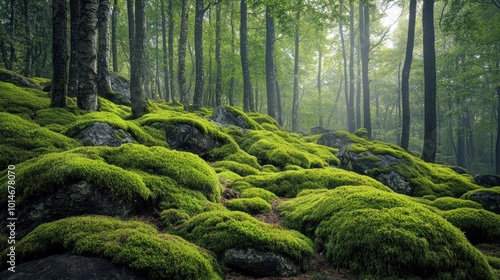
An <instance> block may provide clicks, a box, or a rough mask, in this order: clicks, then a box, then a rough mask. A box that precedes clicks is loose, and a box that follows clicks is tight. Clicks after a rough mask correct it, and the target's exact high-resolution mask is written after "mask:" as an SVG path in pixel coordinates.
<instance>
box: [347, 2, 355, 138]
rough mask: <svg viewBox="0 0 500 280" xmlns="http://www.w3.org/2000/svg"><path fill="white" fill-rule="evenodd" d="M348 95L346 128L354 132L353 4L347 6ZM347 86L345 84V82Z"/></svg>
mask: <svg viewBox="0 0 500 280" xmlns="http://www.w3.org/2000/svg"><path fill="white" fill-rule="evenodd" d="M349 10H350V14H351V15H350V17H349V33H350V35H349V37H350V38H349V39H350V40H349V49H350V50H349V97H348V98H347V101H346V102H347V130H348V131H349V132H354V130H356V120H355V119H354V81H355V77H354V36H355V33H354V5H353V4H352V3H351V4H350V6H349ZM346 87H347V84H346Z"/></svg>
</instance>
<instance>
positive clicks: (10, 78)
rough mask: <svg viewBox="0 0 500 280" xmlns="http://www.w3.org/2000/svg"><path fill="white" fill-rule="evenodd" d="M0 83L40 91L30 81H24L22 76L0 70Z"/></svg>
mask: <svg viewBox="0 0 500 280" xmlns="http://www.w3.org/2000/svg"><path fill="white" fill-rule="evenodd" d="M0 81H2V82H6V83H12V84H14V85H16V86H20V87H27V88H34V89H38V90H41V89H42V88H40V87H39V86H38V85H36V84H35V83H33V82H32V81H30V80H28V79H26V78H25V77H24V76H21V75H19V74H17V73H15V72H11V71H8V70H5V69H0Z"/></svg>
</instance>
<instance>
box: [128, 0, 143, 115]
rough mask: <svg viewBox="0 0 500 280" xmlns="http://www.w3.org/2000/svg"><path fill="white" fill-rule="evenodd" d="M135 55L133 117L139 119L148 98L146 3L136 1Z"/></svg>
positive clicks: (132, 65)
mask: <svg viewBox="0 0 500 280" xmlns="http://www.w3.org/2000/svg"><path fill="white" fill-rule="evenodd" d="M134 34H135V37H134V40H133V41H134V55H133V56H131V61H130V63H131V69H130V99H131V102H132V116H133V117H134V118H138V117H140V116H142V115H143V114H144V113H145V112H146V104H147V98H146V94H145V93H144V88H143V85H144V71H145V70H146V67H145V63H146V3H145V1H144V0H135V32H134Z"/></svg>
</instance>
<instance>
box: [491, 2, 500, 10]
mask: <svg viewBox="0 0 500 280" xmlns="http://www.w3.org/2000/svg"><path fill="white" fill-rule="evenodd" d="M491 3H493V5H495V6H496V7H497V8H499V9H500V0H491Z"/></svg>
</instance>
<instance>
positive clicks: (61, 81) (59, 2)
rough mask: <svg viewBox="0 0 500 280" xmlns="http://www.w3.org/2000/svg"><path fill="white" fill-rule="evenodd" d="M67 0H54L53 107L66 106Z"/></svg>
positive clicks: (51, 104) (51, 103)
mask: <svg viewBox="0 0 500 280" xmlns="http://www.w3.org/2000/svg"><path fill="white" fill-rule="evenodd" d="M66 11H67V8H66V0H52V69H53V77H52V87H51V102H50V106H51V107H57V108H63V107H66V96H67V94H68V91H67V86H68V75H67V72H66V70H67V68H68V55H67V45H66V38H67V35H66V25H67V17H66Z"/></svg>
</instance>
